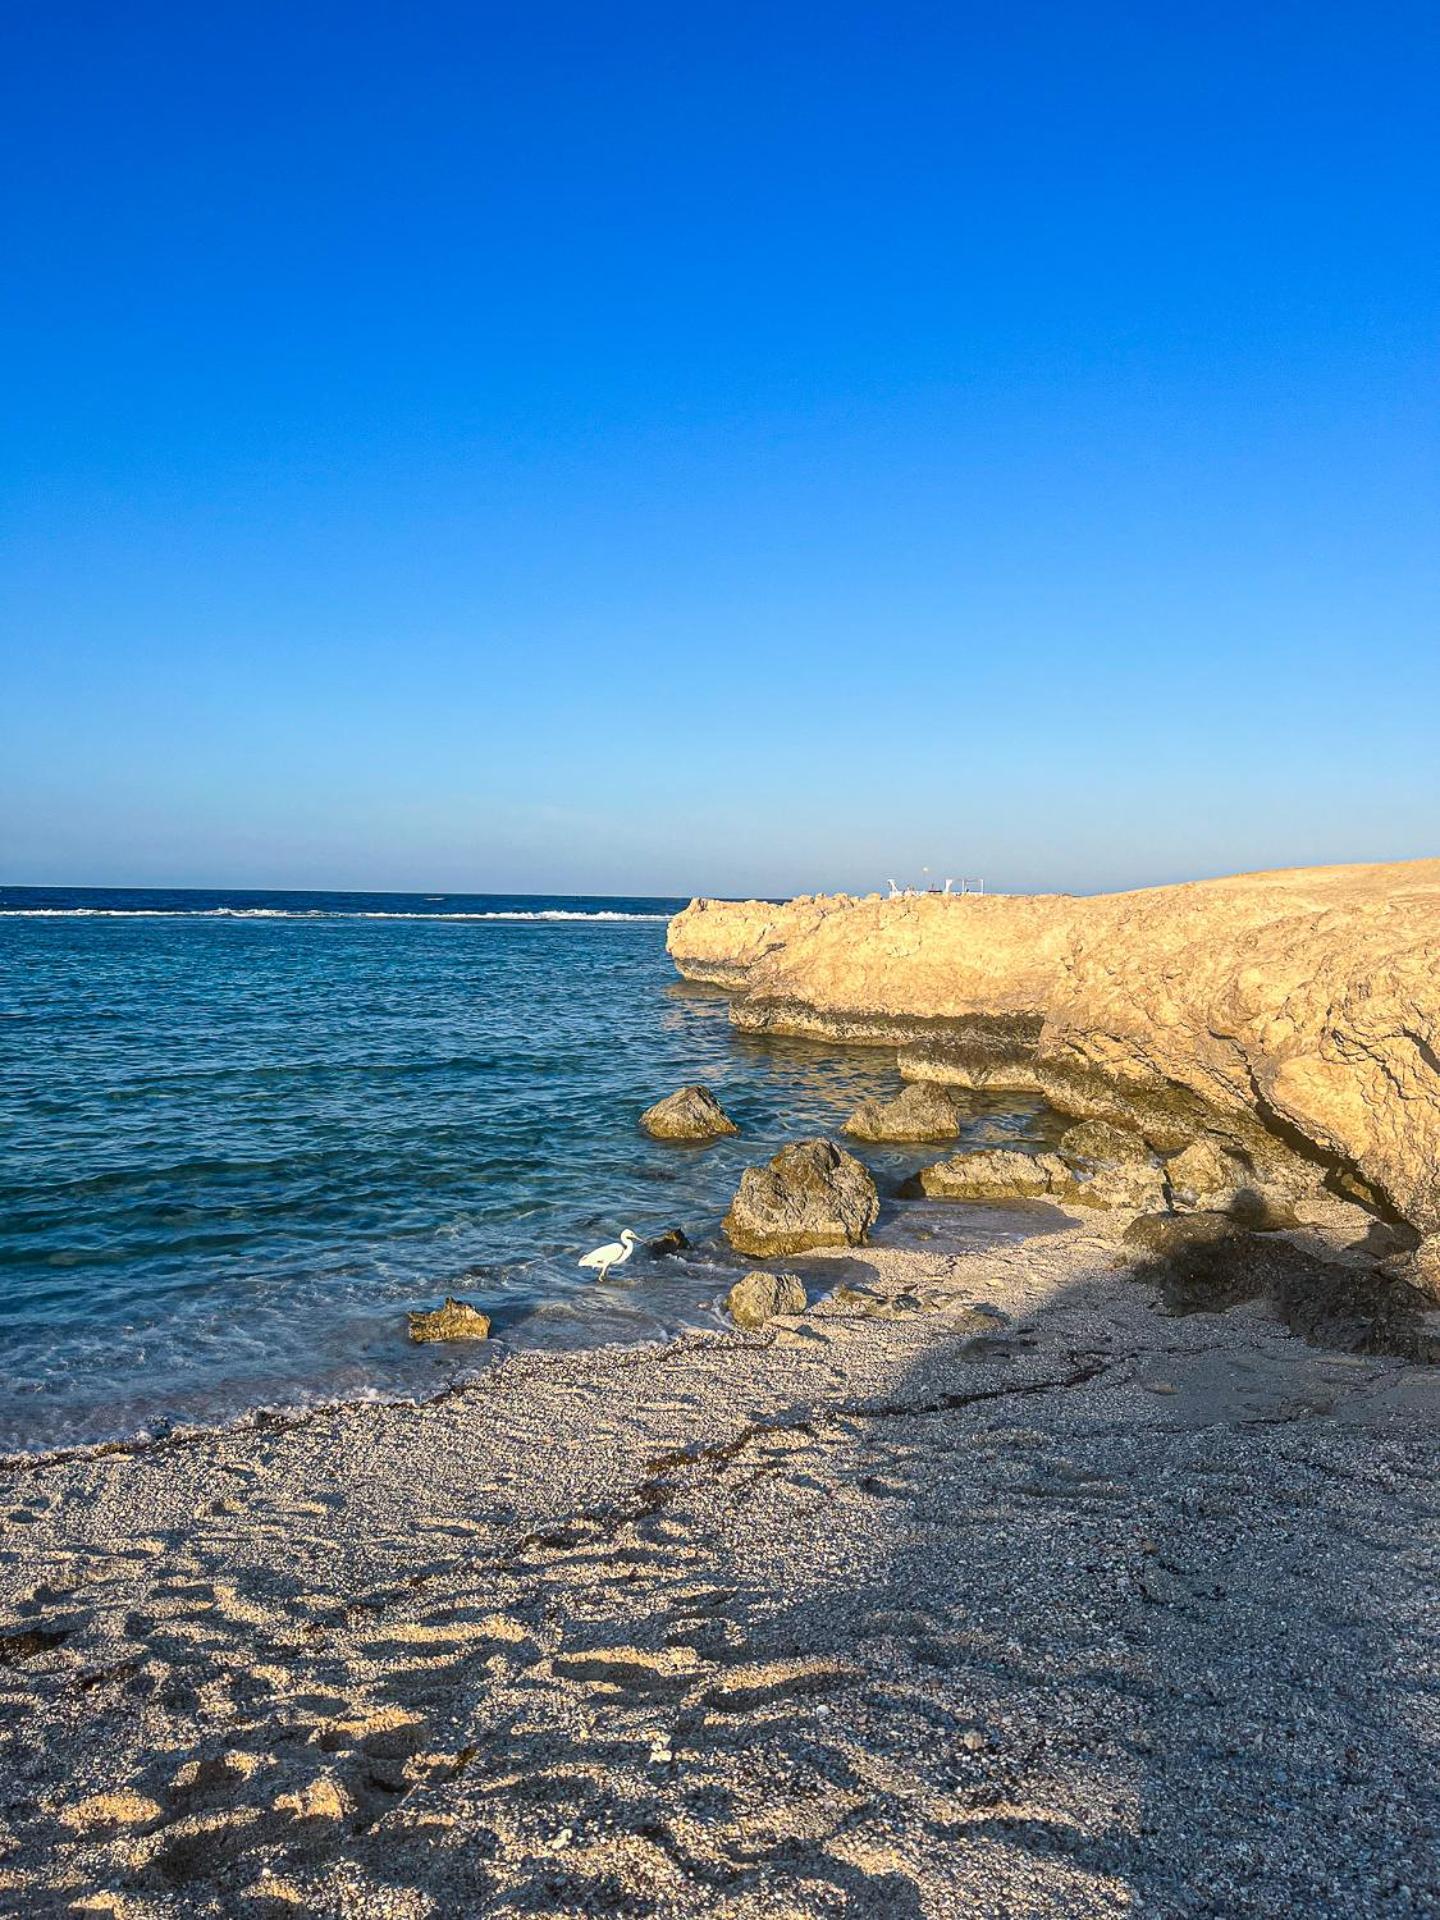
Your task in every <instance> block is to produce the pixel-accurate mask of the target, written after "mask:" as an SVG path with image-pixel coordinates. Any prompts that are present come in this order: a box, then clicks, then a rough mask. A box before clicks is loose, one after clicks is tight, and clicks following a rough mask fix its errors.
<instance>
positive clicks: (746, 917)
mask: <svg viewBox="0 0 1440 1920" xmlns="http://www.w3.org/2000/svg"><path fill="white" fill-rule="evenodd" d="M668 946H669V950H670V954H671V956H672V958H673V960H674V962H675V965H676V966H677V968H678V969H679V971H680V972H681V974H683V975H684V976H685V977H686V978H687V979H691V980H697V981H708V982H712V983H715V984H719V985H722V986H725V987H727V988H730V989H732V990H734V991H735V992H736V994H737V998H736V1001H735V1004H734V1007H733V1009H732V1018H733V1019H734V1021H735V1022H736V1024H737V1025H738V1026H741V1027H744V1028H748V1029H750V1030H752V1031H761V1032H764V1031H769V1032H777V1033H792V1034H811V1035H815V1036H817V1037H825V1038H831V1039H835V1040H842V1041H852V1042H854V1041H860V1042H869V1043H878V1044H886V1045H895V1046H897V1047H898V1048H899V1049H900V1065H901V1070H902V1072H904V1073H905V1074H906V1075H907V1076H908V1077H910V1078H914V1079H931V1080H938V1081H944V1082H948V1083H950V1084H955V1085H966V1086H975V1087H988V1088H993V1089H1001V1088H1033V1089H1036V1090H1038V1091H1040V1092H1042V1093H1044V1094H1045V1096H1046V1097H1047V1098H1048V1099H1049V1100H1050V1101H1051V1102H1052V1103H1053V1104H1054V1105H1055V1106H1057V1107H1059V1108H1060V1109H1061V1110H1062V1111H1065V1112H1069V1113H1074V1114H1077V1115H1080V1116H1085V1117H1090V1116H1095V1117H1104V1118H1109V1119H1112V1120H1118V1121H1121V1122H1122V1123H1124V1124H1126V1125H1129V1126H1132V1127H1135V1128H1138V1129H1139V1131H1141V1132H1142V1133H1144V1134H1145V1135H1146V1137H1147V1138H1148V1139H1149V1140H1150V1141H1151V1142H1152V1144H1153V1145H1155V1146H1156V1147H1157V1148H1159V1149H1161V1150H1165V1151H1173V1150H1175V1149H1177V1148H1179V1147H1182V1146H1184V1145H1185V1144H1187V1142H1188V1141H1190V1140H1192V1139H1194V1138H1195V1137H1196V1136H1197V1135H1199V1134H1201V1133H1206V1132H1214V1131H1216V1130H1219V1131H1221V1132H1222V1133H1224V1134H1226V1135H1227V1136H1228V1137H1229V1138H1230V1139H1231V1140H1232V1141H1234V1142H1235V1143H1237V1144H1238V1145H1239V1147H1240V1148H1241V1149H1242V1150H1243V1151H1244V1152H1245V1153H1246V1154H1247V1155H1248V1156H1249V1157H1250V1159H1251V1160H1252V1161H1253V1162H1254V1163H1255V1164H1256V1165H1257V1167H1259V1168H1261V1169H1262V1170H1263V1171H1264V1172H1265V1173H1266V1175H1267V1176H1268V1183H1269V1184H1277V1183H1278V1184H1280V1185H1282V1186H1283V1185H1284V1184H1286V1182H1287V1181H1288V1182H1290V1183H1291V1184H1294V1183H1295V1182H1298V1181H1303V1180H1304V1179H1305V1178H1307V1177H1310V1178H1318V1177H1321V1176H1325V1177H1328V1178H1329V1179H1330V1180H1331V1181H1332V1182H1337V1181H1338V1182H1339V1183H1340V1184H1341V1185H1342V1186H1344V1187H1346V1188H1347V1189H1348V1190H1350V1191H1351V1192H1352V1193H1355V1194H1356V1195H1357V1196H1359V1197H1361V1198H1364V1199H1366V1200H1367V1201H1369V1202H1370V1203H1371V1204H1372V1205H1375V1206H1377V1207H1378V1208H1379V1209H1380V1210H1381V1211H1382V1212H1387V1213H1392V1214H1394V1215H1398V1216H1399V1217H1400V1218H1401V1219H1403V1220H1405V1221H1408V1222H1409V1223H1410V1224H1411V1225H1412V1226H1414V1227H1415V1228H1417V1229H1418V1230H1419V1231H1420V1232H1421V1233H1422V1234H1425V1235H1432V1234H1435V1233H1437V1232H1440V860H1416V861H1407V862H1403V863H1396V864H1392V865H1385V866H1364V867H1314V868H1296V869H1292V870H1287V871H1283V872H1277V873H1258V874H1242V875H1239V876H1237V877H1235V878H1232V879H1225V880H1209V881H1199V882H1194V883H1191V884H1188V885H1185V886H1174V887H1155V888H1149V889H1145V890H1143V891H1140V892H1135V893H1121V894H1107V895H1100V896H1095V897H1091V898H1078V897H1072V896H1069V895H1063V894H1050V895H1027V896H1008V897H1007V896H1003V895H978V896H977V895H939V894H922V895H910V896H902V897H899V898H894V899H884V898H881V897H879V896H870V897H868V898H864V899H855V898H851V897H849V896H847V895H844V894H840V895H834V896H829V897H823V896H817V897H815V898H808V899H798V900H792V901H790V902H788V903H786V904H784V905H778V906H777V905H775V904H774V903H771V902H765V901H753V900H752V901H743V902H730V901H713V900H696V901H694V902H692V904H691V905H690V906H689V907H687V908H686V909H685V911H684V912H683V913H681V914H679V915H677V916H676V918H675V919H674V920H672V921H671V923H670V929H669V935H668Z"/></svg>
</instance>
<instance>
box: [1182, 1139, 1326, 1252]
mask: <svg viewBox="0 0 1440 1920" xmlns="http://www.w3.org/2000/svg"><path fill="white" fill-rule="evenodd" d="M1165 1180H1166V1184H1167V1186H1168V1188H1169V1199H1170V1204H1171V1206H1172V1207H1175V1208H1176V1209H1177V1210H1179V1211H1180V1212H1189V1211H1190V1210H1192V1209H1195V1210H1200V1211H1204V1212H1207V1213H1228V1214H1230V1215H1231V1216H1232V1218H1234V1219H1236V1220H1239V1221H1240V1222H1242V1224H1243V1225H1245V1226H1247V1227H1249V1228H1250V1229H1251V1230H1252V1231H1253V1232H1255V1233H1277V1232H1279V1231H1280V1230H1281V1229H1282V1228H1284V1227H1293V1226H1297V1225H1298V1224H1299V1219H1298V1216H1297V1215H1296V1212H1295V1209H1294V1207H1293V1206H1292V1205H1291V1204H1290V1201H1289V1200H1288V1199H1286V1198H1284V1197H1283V1196H1280V1197H1277V1196H1276V1195H1275V1194H1273V1193H1270V1192H1267V1191H1265V1190H1264V1189H1263V1188H1262V1187H1261V1185H1260V1182H1259V1179H1258V1178H1257V1175H1256V1172H1255V1169H1254V1167H1253V1166H1252V1165H1251V1163H1250V1162H1249V1160H1248V1159H1246V1158H1244V1157H1243V1156H1242V1155H1241V1154H1240V1153H1239V1152H1237V1151H1236V1149H1235V1148H1234V1147H1232V1146H1230V1145H1228V1144H1227V1143H1226V1142H1224V1141H1222V1140H1217V1139H1214V1138H1211V1137H1210V1136H1208V1135H1205V1134H1202V1135H1201V1136H1200V1138H1199V1139H1198V1140H1192V1141H1191V1143H1190V1145H1189V1146H1188V1147H1186V1148H1185V1149H1184V1150H1183V1151H1182V1152H1180V1153H1177V1154H1174V1155H1172V1157H1171V1158H1170V1159H1169V1160H1167V1161H1166V1163H1165Z"/></svg>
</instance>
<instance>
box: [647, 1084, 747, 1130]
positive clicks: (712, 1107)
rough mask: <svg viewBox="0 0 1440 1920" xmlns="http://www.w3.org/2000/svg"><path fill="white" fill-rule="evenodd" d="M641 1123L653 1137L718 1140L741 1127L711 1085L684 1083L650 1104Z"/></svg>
mask: <svg viewBox="0 0 1440 1920" xmlns="http://www.w3.org/2000/svg"><path fill="white" fill-rule="evenodd" d="M640 1125H641V1127H642V1128H643V1129H644V1131H645V1132H646V1133H648V1134H649V1135H650V1138H651V1139H652V1140H718V1139H719V1138H720V1137H721V1135H722V1134H726V1133H738V1132H739V1131H740V1129H739V1128H738V1127H737V1126H736V1125H735V1122H734V1121H733V1120H732V1119H731V1118H730V1116H729V1114H727V1113H726V1111H725V1109H724V1108H723V1107H722V1106H721V1104H720V1102H719V1101H718V1100H717V1099H716V1098H715V1096H714V1094H713V1093H712V1092H711V1091H710V1089H709V1087H681V1089H680V1091H679V1092H678V1093H671V1094H667V1095H666V1097H665V1098H664V1099H663V1100H657V1101H656V1102H655V1104H654V1106H653V1107H647V1108H646V1109H645V1111H644V1113H642V1114H641V1116H640Z"/></svg>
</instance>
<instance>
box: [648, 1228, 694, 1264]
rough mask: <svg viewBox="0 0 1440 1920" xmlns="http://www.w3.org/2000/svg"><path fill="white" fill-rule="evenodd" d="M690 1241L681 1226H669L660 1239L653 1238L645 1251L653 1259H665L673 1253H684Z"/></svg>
mask: <svg viewBox="0 0 1440 1920" xmlns="http://www.w3.org/2000/svg"><path fill="white" fill-rule="evenodd" d="M689 1244H690V1242H689V1240H688V1239H686V1237H685V1232H684V1229H683V1228H681V1227H669V1228H667V1229H666V1231H665V1232H664V1233H662V1234H661V1235H660V1236H659V1238H658V1239H655V1240H652V1241H651V1242H650V1244H649V1246H648V1247H647V1248H646V1249H645V1251H646V1252H647V1253H648V1254H649V1255H650V1258H651V1259H652V1260H663V1259H665V1258H666V1256H667V1255H669V1254H672V1253H684V1251H685V1249H686V1248H687V1247H688V1246H689Z"/></svg>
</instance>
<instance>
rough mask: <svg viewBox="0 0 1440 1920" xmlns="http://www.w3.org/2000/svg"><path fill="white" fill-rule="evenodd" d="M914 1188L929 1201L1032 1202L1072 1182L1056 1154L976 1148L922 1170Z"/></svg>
mask: <svg viewBox="0 0 1440 1920" xmlns="http://www.w3.org/2000/svg"><path fill="white" fill-rule="evenodd" d="M915 1184H916V1186H918V1188H919V1190H920V1192H921V1193H923V1194H926V1195H928V1196H929V1197H930V1198H931V1199H933V1200H1034V1199H1038V1198H1040V1197H1041V1196H1043V1195H1046V1194H1057V1195H1058V1194H1061V1193H1063V1192H1064V1191H1065V1189H1066V1188H1067V1187H1069V1186H1072V1185H1073V1184H1074V1181H1073V1179H1072V1176H1071V1173H1070V1169H1069V1168H1068V1167H1067V1166H1066V1164H1065V1162H1064V1161H1063V1160H1062V1159H1061V1158H1060V1156H1059V1154H1058V1153H1022V1152H1021V1151H1020V1149H1019V1148H1018V1147H978V1148H976V1149H975V1150H974V1151H973V1152H971V1153H956V1154H952V1155H951V1157H950V1158H949V1159H948V1160H940V1161H937V1162H936V1164H935V1165H934V1166H933V1167H925V1168H922V1170H921V1171H920V1172H919V1173H918V1174H916V1176H915Z"/></svg>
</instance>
